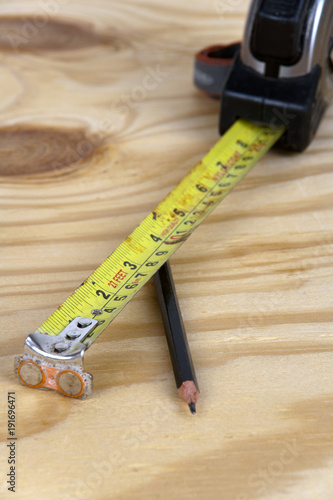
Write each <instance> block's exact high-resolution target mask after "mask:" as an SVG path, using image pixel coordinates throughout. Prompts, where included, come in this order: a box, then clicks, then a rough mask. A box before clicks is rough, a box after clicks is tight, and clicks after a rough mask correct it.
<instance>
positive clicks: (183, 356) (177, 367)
mask: <svg viewBox="0 0 333 500" xmlns="http://www.w3.org/2000/svg"><path fill="white" fill-rule="evenodd" d="M154 283H155V288H156V292H157V298H158V302H159V306H160V310H161V316H162V320H163V325H164V331H165V335H166V339H167V342H168V347H169V352H170V358H171V362H172V366H173V372H174V376H175V380H176V385H177V388H178V389H179V387H180V386H181V385H182V383H183V382H185V381H187V380H193V382H194V383H195V385H196V387H197V388H198V383H197V379H196V375H195V370H194V366H193V361H192V356H191V352H190V348H189V345H188V341H187V337H186V332H185V328H184V323H183V318H182V315H181V311H180V307H179V303H178V298H177V294H176V288H175V285H174V282H173V278H172V274H171V268H170V265H169V262H168V261H167V262H166V263H165V264H164V265H163V266H162V267H161V268H160V269H159V270H158V271H157V272H156V273H155V274H154Z"/></svg>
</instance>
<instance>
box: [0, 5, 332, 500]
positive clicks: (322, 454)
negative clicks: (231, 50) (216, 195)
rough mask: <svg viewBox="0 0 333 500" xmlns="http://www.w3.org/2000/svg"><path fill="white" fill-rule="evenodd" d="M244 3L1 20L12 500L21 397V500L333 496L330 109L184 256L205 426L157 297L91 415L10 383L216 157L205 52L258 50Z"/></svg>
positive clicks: (110, 333) (2, 292)
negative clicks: (159, 212)
mask: <svg viewBox="0 0 333 500" xmlns="http://www.w3.org/2000/svg"><path fill="white" fill-rule="evenodd" d="M248 3H249V2H248V1H245V0H244V1H229V2H228V1H227V0H226V1H225V2H215V3H214V2H204V1H203V0H192V1H189V0H182V1H181V2H179V1H178V2H176V1H175V0H172V1H170V2H167V3H165V2H164V3H162V2H160V1H158V0H155V1H152V0H147V1H146V2H142V3H141V2H137V1H135V0H130V1H126V2H116V1H108V0H96V1H95V2H88V1H87V0H80V1H78V0H52V1H50V2H48V3H47V2H46V1H45V2H43V1H41V2H34V1H32V0H13V1H11V2H1V3H0V33H1V35H0V61H1V73H0V74H1V105H0V106H1V109H0V113H1V115H0V116H1V124H0V159H1V166H0V183H1V188H0V189H1V191H0V192H1V196H0V204H1V210H2V216H1V226H2V227H1V232H0V238H1V260H0V266H1V283H0V287H1V288H0V297H1V299H0V300H1V310H0V315H1V316H0V317H1V337H0V356H1V367H0V376H1V412H2V414H1V419H0V422H1V425H0V429H1V440H2V443H1V450H2V451H1V466H0V470H1V484H0V491H1V498H4V499H6V498H12V496H10V495H12V494H11V493H10V492H8V491H7V490H6V488H7V486H6V483H5V479H4V476H5V474H7V472H8V471H7V467H8V465H7V462H6V460H7V459H6V457H7V448H6V443H7V442H6V438H7V429H6V426H7V424H6V421H7V418H6V401H7V391H15V393H16V398H17V422H18V438H19V439H18V482H17V493H16V498H19V499H20V500H26V499H37V500H38V499H43V500H44V499H45V498H47V499H49V500H55V499H59V498H61V499H64V500H68V499H71V500H72V499H79V500H80V499H83V500H90V499H95V500H109V499H110V498H112V500H125V499H126V500H129V499H131V500H132V499H135V500H141V499H142V500H143V499H144V500H156V499H161V500H166V499H170V498H172V499H173V498H177V499H178V498H179V499H191V500H195V499H199V500H203V499H205V500H206V499H211V500H215V499H223V500H254V499H261V500H262V499H263V500H281V499H283V500H291V499H295V498H297V499H298V500H318V499H320V500H331V499H332V498H333V474H332V467H333V437H332V436H333V432H332V431H333V423H332V422H333V420H332V415H333V395H332V389H333V382H332V381H333V352H332V351H333V331H332V322H333V312H332V311H333V307H332V306H333V299H332V297H333V270H332V262H333V259H332V256H333V246H332V244H333V206H332V191H333V170H332V153H333V139H332V138H333V108H332V107H331V108H330V109H329V110H328V112H327V114H326V116H325V119H324V120H323V123H322V125H321V127H320V130H319V132H318V134H317V137H316V139H315V141H314V142H313V143H312V144H311V146H310V147H309V149H308V150H307V151H306V152H305V153H303V154H301V155H290V154H285V153H282V152H277V151H273V152H270V153H269V154H267V155H266V156H265V158H264V159H263V160H262V161H261V162H260V163H259V164H258V165H257V166H256V167H255V168H254V169H253V171H252V172H251V173H250V174H249V176H248V177H247V178H246V179H245V180H244V181H242V183H241V184H240V185H239V186H238V187H237V188H236V190H235V191H234V192H233V193H232V194H231V195H230V196H229V197H228V198H227V199H226V200H225V201H224V202H223V203H222V204H221V206H220V207H218V208H217V209H216V211H215V212H214V213H213V214H212V215H211V216H210V217H209V218H208V220H207V221H206V222H205V223H204V224H203V225H202V226H201V227H200V228H199V229H198V230H197V231H196V232H195V233H194V234H193V236H191V238H190V240H189V241H188V242H186V244H185V245H184V246H183V247H182V248H181V249H180V250H179V251H178V252H177V253H176V255H175V256H174V257H173V258H172V262H171V264H172V268H173V271H174V279H175V283H176V287H177V290H178V293H179V300H180V305H181V308H182V312H183V316H184V321H185V325H186V329H187V333H188V337H189V342H190V346H191V349H192V354H193V360H194V363H195V366H196V371H197V376H198V380H199V384H200V388H201V395H200V400H199V403H198V405H197V410H198V411H197V415H196V416H195V417H193V416H192V415H191V414H190V412H189V411H188V408H187V407H186V405H184V403H183V402H182V401H181V400H180V398H179V396H178V394H177V391H176V388H175V384H174V380H173V375H172V369H171V363H170V360H169V357H168V350H167V345H166V341H165V338H164V334H163V328H162V322H161V319H160V314H159V310H158V305H157V300H156V298H155V293H154V287H153V285H152V283H151V282H150V283H149V284H148V285H147V286H146V287H144V289H143V290H142V291H141V292H140V294H139V295H138V296H137V297H136V298H135V299H134V300H133V301H132V302H131V303H130V304H129V305H128V306H127V307H126V309H125V311H124V312H123V313H122V314H121V315H120V316H119V317H118V318H117V319H116V320H115V321H114V323H113V324H112V325H111V326H110V327H109V328H108V329H107V330H106V331H105V332H104V334H103V335H102V336H101V338H100V339H99V341H98V342H97V343H96V345H94V347H93V348H92V349H91V350H90V351H88V352H87V354H86V360H85V367H86V370H87V371H89V372H91V373H92V374H93V376H94V394H93V397H92V398H91V399H89V400H86V401H75V400H70V399H67V398H65V397H61V396H59V395H57V394H55V393H51V392H46V391H45V392H44V391H38V390H32V389H28V388H25V387H22V386H20V385H19V384H18V382H17V380H16V379H15V377H14V374H13V358H14V356H15V355H16V354H19V353H21V352H22V350H23V343H24V340H25V337H26V335H27V334H28V333H31V332H32V331H34V330H35V329H36V328H37V327H38V326H39V325H40V324H41V323H42V322H43V321H44V319H45V318H46V317H47V316H48V315H49V314H50V313H51V312H52V311H53V310H54V309H55V308H56V307H57V306H58V305H59V304H60V303H61V302H62V301H63V300H64V299H65V298H66V297H67V296H68V294H69V293H70V292H71V291H72V290H73V289H74V288H75V287H76V286H77V285H78V284H79V283H80V282H82V279H84V278H85V277H86V276H87V275H88V274H89V273H90V272H91V271H92V270H93V269H94V268H95V267H96V266H97V265H98V264H99V263H100V262H101V261H102V260H103V259H104V258H105V257H106V256H107V255H108V254H109V253H110V252H111V251H112V250H113V249H114V248H115V247H116V246H117V245H118V244H119V243H120V242H121V241H122V240H123V238H124V237H126V236H127V235H128V234H129V233H130V231H131V230H132V229H133V228H134V227H135V225H136V224H137V223H139V222H140V221H141V220H142V218H143V217H144V216H145V215H146V214H147V213H149V212H150V210H151V209H152V208H153V207H154V206H156V204H157V203H158V202H159V201H160V200H161V199H162V197H163V196H164V195H166V194H167V193H168V192H169V190H170V189H171V188H172V187H173V186H174V185H176V184H177V183H178V182H179V181H180V180H181V179H182V177H183V176H184V175H185V174H186V173H187V172H188V171H189V169H190V168H191V167H192V166H194V165H195V163H196V162H197V161H198V160H199V159H200V158H201V157H202V156H203V155H204V154H205V153H206V152H207V150H208V149H209V148H210V147H211V146H212V145H213V144H214V142H215V141H216V140H217V137H218V133H217V121H218V103H216V102H214V101H210V100H209V99H207V98H206V97H205V96H203V95H201V94H200V93H199V92H197V91H196V90H195V89H194V88H193V85H192V63H193V54H194V53H195V52H196V51H197V50H198V49H200V48H202V47H204V46H205V45H209V44H213V43H222V42H226V43H228V42H232V41H233V40H239V39H241V36H242V29H243V24H244V19H245V15H246V11H247V8H248ZM52 6H53V7H52ZM50 9H51V10H52V9H53V11H51V10H50ZM38 22H39V25H38ZM43 22H44V24H43Z"/></svg>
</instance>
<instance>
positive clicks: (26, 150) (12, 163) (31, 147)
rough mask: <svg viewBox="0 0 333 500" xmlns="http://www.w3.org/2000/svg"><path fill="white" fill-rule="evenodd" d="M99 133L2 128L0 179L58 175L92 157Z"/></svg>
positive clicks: (97, 144)
mask: <svg viewBox="0 0 333 500" xmlns="http://www.w3.org/2000/svg"><path fill="white" fill-rule="evenodd" d="M102 142H103V140H102V138H101V137H100V135H99V134H92V133H91V134H89V133H88V132H86V131H84V130H82V129H70V130H69V129H65V128H64V129H59V128H52V127H43V128H37V127H32V126H31V127H30V126H22V125H21V126H17V127H7V128H0V176H21V175H31V174H40V173H44V172H52V173H56V172H57V171H60V170H62V169H65V168H66V167H69V166H72V165H74V164H77V165H79V164H80V162H81V161H82V160H84V159H85V158H87V157H88V156H90V155H92V154H93V153H94V152H95V151H96V150H97V149H98V148H99V147H100V146H101V145H102Z"/></svg>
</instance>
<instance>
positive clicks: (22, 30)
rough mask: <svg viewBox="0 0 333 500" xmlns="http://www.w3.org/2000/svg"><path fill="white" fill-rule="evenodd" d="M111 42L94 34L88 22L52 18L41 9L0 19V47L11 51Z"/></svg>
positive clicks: (67, 48) (62, 47)
mask: <svg viewBox="0 0 333 500" xmlns="http://www.w3.org/2000/svg"><path fill="white" fill-rule="evenodd" d="M113 42H114V39H113V38H111V37H110V36H107V35H102V34H99V33H97V32H96V31H95V30H94V29H93V26H92V25H90V24H88V23H81V24H79V23H77V24H75V23H71V22H70V21H61V20H54V19H50V16H49V15H47V14H46V13H43V12H41V13H39V14H36V15H34V16H24V17H23V16H22V17H21V16H20V17H1V18H0V48H1V49H6V50H13V51H15V52H17V51H28V50H38V51H52V50H73V49H82V48H86V47H91V46H95V45H99V44H106V43H109V44H111V45H112V43H113Z"/></svg>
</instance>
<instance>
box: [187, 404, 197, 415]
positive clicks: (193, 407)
mask: <svg viewBox="0 0 333 500" xmlns="http://www.w3.org/2000/svg"><path fill="white" fill-rule="evenodd" d="M188 406H189V409H190V410H191V413H192V415H195V414H196V409H195V403H189V404H188Z"/></svg>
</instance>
